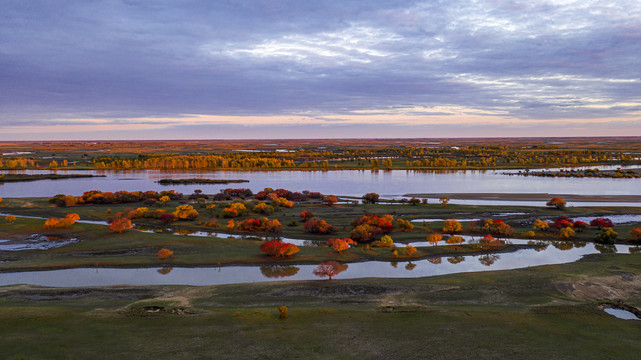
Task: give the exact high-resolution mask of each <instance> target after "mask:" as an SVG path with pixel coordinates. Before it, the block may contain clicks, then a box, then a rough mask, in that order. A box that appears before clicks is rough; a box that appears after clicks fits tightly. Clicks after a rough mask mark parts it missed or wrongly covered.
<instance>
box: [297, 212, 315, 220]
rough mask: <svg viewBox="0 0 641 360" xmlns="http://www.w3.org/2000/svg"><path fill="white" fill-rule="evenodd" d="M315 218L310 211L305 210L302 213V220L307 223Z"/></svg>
mask: <svg viewBox="0 0 641 360" xmlns="http://www.w3.org/2000/svg"><path fill="white" fill-rule="evenodd" d="M313 217H314V214H312V212H311V211H309V210H303V211H301V212H300V218H301V219H302V220H303V221H307V220H309V219H311V218H313Z"/></svg>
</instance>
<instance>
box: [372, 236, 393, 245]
mask: <svg viewBox="0 0 641 360" xmlns="http://www.w3.org/2000/svg"><path fill="white" fill-rule="evenodd" d="M372 246H376V247H393V246H394V240H392V237H391V236H389V235H384V236H383V237H382V238H381V239H380V240H378V241H374V242H373V243H372Z"/></svg>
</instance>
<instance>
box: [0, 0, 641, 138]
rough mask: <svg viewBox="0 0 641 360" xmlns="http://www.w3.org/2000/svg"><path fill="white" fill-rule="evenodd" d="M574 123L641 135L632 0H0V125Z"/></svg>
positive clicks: (187, 130)
mask: <svg viewBox="0 0 641 360" xmlns="http://www.w3.org/2000/svg"><path fill="white" fill-rule="evenodd" d="M584 135H641V1H638V0H608V1H606V0H603V1H596V0H579V1H573V0H524V1H509V0H477V1H474V0H466V1H463V0H460V1H459V0H441V1H437V0H429V1H408V0H403V1H394V0H384V1H383V0H380V1H379V0H363V1H356V0H354V1H350V0H334V1H323V0H314V1H302V0H236V1H234V0H215V1H197V0H192V1H142V0H140V1H134V0H130V1H125V0H121V1H117V0H110V1H106V0H105V1H88V0H64V1H59V0H55V1H45V0H42V1H35V0H34V1H29V0H2V1H1V2H0V140H31V139H219V138H331V137H342V138H345V137H463V136H465V137H470V136H584Z"/></svg>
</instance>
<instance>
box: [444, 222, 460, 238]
mask: <svg viewBox="0 0 641 360" xmlns="http://www.w3.org/2000/svg"><path fill="white" fill-rule="evenodd" d="M462 230H463V225H461V223H460V222H458V221H457V220H455V219H447V220H445V222H444V223H443V230H442V231H443V232H444V233H446V234H450V235H454V234H456V233H458V232H460V231H462Z"/></svg>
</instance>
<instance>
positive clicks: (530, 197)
mask: <svg viewBox="0 0 641 360" xmlns="http://www.w3.org/2000/svg"><path fill="white" fill-rule="evenodd" d="M403 196H407V197H416V198H442V197H448V198H450V199H462V200H469V199H476V200H506V201H508V200H510V201H514V200H516V201H537V200H540V201H546V200H550V199H551V198H553V197H560V198H562V199H564V200H565V201H576V202H581V201H603V202H621V201H640V202H641V195H575V194H548V193H531V194H529V193H420V194H405V195H403Z"/></svg>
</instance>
